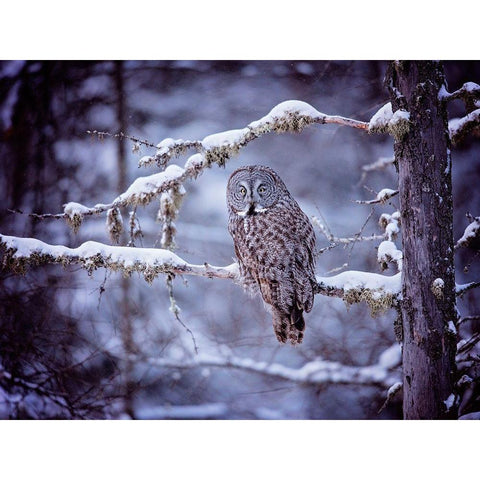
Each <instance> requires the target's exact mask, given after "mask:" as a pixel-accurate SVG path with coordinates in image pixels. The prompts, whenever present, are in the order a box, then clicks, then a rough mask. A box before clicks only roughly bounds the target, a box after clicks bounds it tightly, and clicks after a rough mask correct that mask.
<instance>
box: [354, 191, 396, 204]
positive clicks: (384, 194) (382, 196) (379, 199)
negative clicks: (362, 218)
mask: <svg viewBox="0 0 480 480" xmlns="http://www.w3.org/2000/svg"><path fill="white" fill-rule="evenodd" d="M395 195H398V190H392V189H391V188H384V189H382V190H380V191H379V192H378V193H377V195H376V197H375V198H373V199H371V200H355V202H356V203H359V204H361V205H373V204H375V203H382V204H384V203H386V202H387V200H389V199H390V198H392V197H394V196H395Z"/></svg>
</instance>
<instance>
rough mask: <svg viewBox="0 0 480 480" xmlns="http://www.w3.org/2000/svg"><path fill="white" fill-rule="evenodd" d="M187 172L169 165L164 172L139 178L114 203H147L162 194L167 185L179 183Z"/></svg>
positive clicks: (176, 166)
mask: <svg viewBox="0 0 480 480" xmlns="http://www.w3.org/2000/svg"><path fill="white" fill-rule="evenodd" d="M184 173H185V170H184V169H183V168H181V167H179V166H178V165H169V166H168V167H167V168H166V169H165V170H164V171H163V172H160V173H155V174H153V175H149V176H146V177H138V178H137V179H136V180H135V181H134V182H133V183H132V184H131V185H130V186H129V187H128V189H127V190H126V191H125V192H124V193H122V194H121V195H119V196H118V197H117V198H116V199H115V200H114V202H113V203H129V204H131V203H139V202H140V203H146V202H149V201H150V200H151V197H152V196H154V195H156V194H158V193H160V191H161V190H162V189H163V188H165V185H166V184H168V183H170V182H174V181H179V180H180V179H181V177H182V176H183V175H184Z"/></svg>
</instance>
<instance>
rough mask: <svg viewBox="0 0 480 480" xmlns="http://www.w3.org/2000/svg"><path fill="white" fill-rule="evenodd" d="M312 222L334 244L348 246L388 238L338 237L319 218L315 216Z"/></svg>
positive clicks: (382, 236) (375, 236)
mask: <svg viewBox="0 0 480 480" xmlns="http://www.w3.org/2000/svg"><path fill="white" fill-rule="evenodd" d="M311 220H312V224H313V226H315V227H317V228H318V229H319V230H320V231H321V232H322V233H323V235H324V236H325V238H326V239H327V240H328V241H329V242H331V243H332V244H344V245H348V244H350V243H356V242H371V241H375V240H384V239H385V238H386V237H385V235H355V236H353V237H337V236H335V235H334V234H333V233H332V232H331V231H330V229H329V228H328V226H327V225H326V224H325V223H324V222H323V221H322V220H320V219H319V218H318V217H316V216H313V217H312V218H311Z"/></svg>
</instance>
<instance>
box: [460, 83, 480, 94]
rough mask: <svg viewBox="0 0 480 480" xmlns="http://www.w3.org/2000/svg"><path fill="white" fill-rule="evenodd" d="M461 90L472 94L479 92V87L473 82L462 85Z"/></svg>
mask: <svg viewBox="0 0 480 480" xmlns="http://www.w3.org/2000/svg"><path fill="white" fill-rule="evenodd" d="M462 88H463V89H464V90H465V91H467V92H469V93H473V92H476V91H478V90H480V85H478V84H477V83H475V82H467V83H464V84H463V87H462Z"/></svg>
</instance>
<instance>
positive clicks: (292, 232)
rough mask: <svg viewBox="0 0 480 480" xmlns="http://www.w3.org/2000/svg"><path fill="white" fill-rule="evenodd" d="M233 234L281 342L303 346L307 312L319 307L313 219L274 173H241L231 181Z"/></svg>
mask: <svg viewBox="0 0 480 480" xmlns="http://www.w3.org/2000/svg"><path fill="white" fill-rule="evenodd" d="M227 205H228V213H229V221H228V231H229V232H230V234H231V235H232V237H233V243H234V247H235V253H236V256H237V259H238V263H239V267H240V275H241V279H242V283H243V286H244V287H245V288H246V289H247V290H248V291H250V293H256V292H258V291H259V292H260V294H261V295H262V298H263V300H264V302H265V303H266V304H268V305H270V307H271V311H272V320H273V329H274V331H275V334H276V336H277V339H278V340H279V342H281V343H286V342H287V341H290V342H291V343H292V344H297V343H301V342H302V340H303V331H304V330H305V322H304V319H303V312H304V311H305V312H309V311H310V310H311V309H312V307H313V299H314V285H315V273H314V272H315V257H314V248H315V234H314V232H313V227H312V224H311V223H310V220H309V219H308V217H307V216H306V215H305V214H304V213H303V212H302V210H301V209H300V207H299V206H298V203H297V202H296V201H295V199H294V198H293V197H292V196H291V195H290V193H289V191H288V190H287V187H286V186H285V184H284V183H283V181H282V180H281V178H280V177H279V176H278V175H277V173H275V172H274V171H273V170H272V169H271V168H269V167H264V166H260V165H254V166H248V167H243V168H239V169H238V170H235V171H234V172H233V173H232V175H231V176H230V178H229V180H228V185H227Z"/></svg>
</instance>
